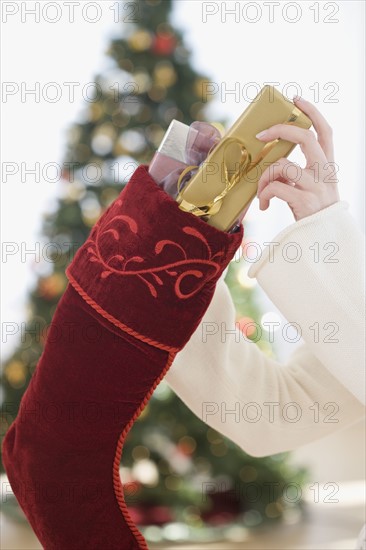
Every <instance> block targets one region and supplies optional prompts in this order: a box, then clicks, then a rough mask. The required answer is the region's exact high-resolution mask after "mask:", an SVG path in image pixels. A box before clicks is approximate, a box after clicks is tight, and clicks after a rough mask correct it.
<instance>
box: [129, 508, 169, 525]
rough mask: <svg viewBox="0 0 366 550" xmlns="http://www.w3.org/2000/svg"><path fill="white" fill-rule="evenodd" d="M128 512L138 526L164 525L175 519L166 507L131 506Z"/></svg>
mask: <svg viewBox="0 0 366 550" xmlns="http://www.w3.org/2000/svg"><path fill="white" fill-rule="evenodd" d="M128 511H129V514H130V516H131V518H132V520H133V521H134V523H137V524H138V525H164V524H166V523H170V522H172V521H173V519H174V517H173V515H172V513H171V511H170V510H169V508H167V507H166V506H153V505H150V504H141V505H140V506H129V507H128Z"/></svg>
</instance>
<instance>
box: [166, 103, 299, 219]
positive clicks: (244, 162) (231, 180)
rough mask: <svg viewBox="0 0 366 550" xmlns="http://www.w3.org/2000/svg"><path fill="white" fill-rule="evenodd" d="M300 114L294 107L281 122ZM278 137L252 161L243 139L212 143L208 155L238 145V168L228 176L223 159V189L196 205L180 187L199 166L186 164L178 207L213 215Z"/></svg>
mask: <svg viewBox="0 0 366 550" xmlns="http://www.w3.org/2000/svg"><path fill="white" fill-rule="evenodd" d="M300 114H301V111H300V109H298V108H297V107H294V109H293V110H292V112H291V114H290V116H289V117H288V119H287V120H286V121H285V122H284V123H283V124H293V123H294V122H295V121H296V119H297V118H298V116H299V115H300ZM280 139H281V138H276V139H274V140H273V141H270V142H268V143H266V145H265V146H264V147H263V149H262V150H261V152H260V153H259V154H258V156H257V157H256V159H255V160H254V161H253V162H252V157H251V154H250V153H249V151H248V150H247V148H246V146H245V144H244V142H243V141H241V140H240V139H239V138H223V139H222V140H221V141H220V142H219V144H217V145H213V146H212V147H211V149H210V150H209V152H208V155H209V154H210V153H211V151H212V150H213V149H214V148H216V150H218V149H219V148H220V147H223V148H224V151H223V158H225V154H226V150H227V148H228V147H230V146H231V145H233V144H236V145H239V147H240V160H239V167H238V169H237V170H236V171H235V172H234V174H233V175H232V176H230V175H229V170H228V167H227V163H226V162H225V161H224V180H225V187H224V189H223V190H222V191H221V193H219V194H218V195H216V197H214V198H213V199H212V200H211V201H210V202H209V203H207V204H203V205H196V204H192V203H190V202H188V201H186V200H185V199H184V198H183V196H184V189H183V191H181V189H180V188H181V185H182V182H183V178H184V176H185V175H186V174H188V173H189V172H190V171H191V170H194V169H196V168H199V166H196V165H191V166H187V168H185V169H184V170H183V172H182V173H181V174H180V176H179V178H178V182H177V187H178V196H177V199H176V200H177V201H178V203H179V208H181V209H182V210H186V211H188V212H191V214H194V215H195V216H199V217H203V216H213V215H215V214H217V212H218V211H219V210H220V208H221V205H222V202H223V199H224V197H225V196H226V195H227V193H228V192H229V191H230V189H232V188H233V187H234V186H235V185H236V184H237V183H238V182H239V181H240V180H241V179H242V178H243V176H244V175H246V174H248V172H249V171H250V170H253V168H255V167H256V166H257V165H258V164H259V163H260V162H261V161H262V160H263V159H264V157H265V156H266V155H268V153H269V152H270V151H271V150H272V149H273V147H274V146H275V145H276V143H278V142H279V141H280Z"/></svg>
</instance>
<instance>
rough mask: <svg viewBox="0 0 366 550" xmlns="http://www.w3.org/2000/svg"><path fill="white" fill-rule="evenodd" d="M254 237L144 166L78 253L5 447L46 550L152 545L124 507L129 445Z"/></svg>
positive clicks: (124, 549) (19, 494) (13, 479)
mask: <svg viewBox="0 0 366 550" xmlns="http://www.w3.org/2000/svg"><path fill="white" fill-rule="evenodd" d="M242 238H243V227H242V226H241V227H240V231H238V232H237V233H233V234H228V233H224V232H221V231H219V230H217V229H215V228H214V227H211V226H210V225H208V224H207V223H205V222H204V221H202V220H200V219H199V218H197V217H195V216H194V215H192V214H190V213H187V212H183V211H182V210H180V209H179V208H178V205H177V203H176V202H175V201H174V200H173V199H172V198H171V197H170V196H169V195H167V194H166V193H165V192H164V191H163V190H161V189H160V188H159V187H158V186H157V184H156V183H155V182H154V180H153V179H152V178H151V176H150V175H149V173H148V167H147V166H146V165H142V166H139V167H138V168H137V170H136V171H135V172H134V174H133V175H132V178H131V179H130V181H129V182H128V184H127V185H126V187H125V188H124V189H123V191H122V192H121V193H120V195H119V197H118V198H117V199H116V200H115V201H114V202H113V203H112V204H111V205H110V206H109V207H108V209H107V210H106V211H105V212H104V213H103V215H102V216H101V217H100V219H99V220H98V222H97V223H96V225H95V226H94V227H93V229H92V231H91V233H90V236H89V238H88V239H87V241H86V242H85V243H84V244H83V245H82V246H81V247H80V248H79V250H78V251H77V253H76V255H75V257H74V259H73V260H72V262H71V263H70V265H69V266H68V267H67V269H66V274H67V277H68V279H69V284H68V286H67V288H66V290H65V292H64V294H63V296H62V298H61V300H60V302H59V304H58V306H57V309H56V311H55V314H54V316H53V320H52V323H51V326H50V329H49V331H48V335H47V341H46V345H45V348H44V351H43V354H42V356H41V358H40V360H39V363H38V365H37V368H36V370H35V373H34V375H33V377H32V379H31V382H30V384H29V386H28V388H27V390H26V392H25V394H24V396H23V398H22V401H21V406H20V410H19V414H18V416H17V418H16V420H15V421H14V422H13V424H12V425H11V426H10V428H9V430H8V432H7V434H6V436H5V438H4V440H3V446H2V452H3V462H4V466H5V469H6V472H7V474H8V478H9V481H10V484H11V486H12V489H13V491H14V493H15V496H16V498H17V499H18V501H19V504H20V506H21V507H22V509H23V511H24V513H25V514H26V516H27V518H28V520H29V523H30V525H31V526H32V528H33V530H34V532H35V534H36V535H37V537H38V538H39V540H40V542H41V544H42V545H43V547H44V548H45V549H46V550H51V549H57V550H71V549H80V550H94V549H95V550H96V549H99V550H102V549H103V550H104V549H106V550H107V549H108V550H114V549H116V550H117V549H118V550H132V549H133V550H137V549H146V548H147V545H146V542H145V539H144V538H143V536H142V534H141V533H140V532H139V531H138V529H137V528H136V526H135V525H134V523H133V522H132V520H131V518H130V516H129V513H128V510H127V507H126V504H125V501H124V496H123V488H122V484H121V481H120V477H119V465H120V459H121V454H122V448H123V443H124V440H125V438H126V435H127V433H128V431H129V430H130V428H131V426H132V424H133V423H134V421H135V420H136V418H137V417H138V416H139V414H140V412H141V411H142V410H143V408H144V407H145V405H146V403H147V402H148V400H149V398H150V396H151V394H152V392H153V391H154V389H155V388H156V386H157V384H158V383H159V382H160V380H161V379H162V378H163V376H164V375H165V373H166V372H167V370H168V369H169V367H170V365H171V364H172V362H173V359H174V357H175V354H176V353H177V352H178V351H179V350H180V349H182V348H183V346H184V345H185V344H186V343H187V342H188V340H189V338H190V336H191V335H192V333H193V332H194V331H195V329H196V328H197V326H198V324H199V323H200V320H201V319H202V317H203V315H204V313H205V311H206V309H207V307H208V306H209V303H210V301H211V299H212V296H213V292H214V290H215V285H216V282H217V280H218V278H219V277H220V275H221V274H222V272H223V270H224V269H225V267H226V266H227V264H228V263H229V261H230V260H231V259H232V257H233V255H234V253H235V251H236V249H237V248H238V247H239V245H240V243H241V241H242Z"/></svg>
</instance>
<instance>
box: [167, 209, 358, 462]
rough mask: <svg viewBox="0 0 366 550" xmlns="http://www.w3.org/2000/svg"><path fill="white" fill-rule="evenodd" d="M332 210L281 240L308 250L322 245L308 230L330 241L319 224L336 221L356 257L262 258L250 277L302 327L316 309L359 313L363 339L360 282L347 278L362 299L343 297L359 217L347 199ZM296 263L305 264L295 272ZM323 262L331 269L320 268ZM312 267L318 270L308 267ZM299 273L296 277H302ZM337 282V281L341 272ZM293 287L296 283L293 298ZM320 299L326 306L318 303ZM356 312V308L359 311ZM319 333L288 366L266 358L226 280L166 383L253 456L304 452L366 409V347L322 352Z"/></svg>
mask: <svg viewBox="0 0 366 550" xmlns="http://www.w3.org/2000/svg"><path fill="white" fill-rule="evenodd" d="M325 210H327V212H325ZM325 210H324V211H322V214H321V215H319V216H318V215H314V216H313V217H312V220H310V217H309V223H308V225H309V227H308V233H306V234H304V233H303V228H302V226H304V225H306V224H304V223H301V222H296V224H294V225H293V226H290V227H289V228H288V229H287V230H285V231H284V232H282V233H281V234H280V235H279V237H281V243H282V242H287V241H286V238H287V239H290V240H291V241H292V242H294V241H295V240H296V242H298V243H299V244H300V246H302V247H303V248H309V246H311V244H313V243H312V242H311V241H312V239H311V235H310V234H309V231H311V230H312V232H313V236H315V235H316V237H317V241H318V242H320V243H323V242H324V236H323V234H322V235H319V234H318V229H317V228H319V224H320V226H321V229H322V231H325V228H324V227H323V225H324V226H327V223H332V227H333V225H335V226H337V231H336V237H338V244H339V246H340V249H344V247H345V245H346V243H348V241H349V240H350V241H352V243H351V244H350V247H349V248H348V247H346V250H348V254H347V255H345V254H342V255H340V256H339V259H340V263H341V264H342V266H343V267H342V269H340V270H339V271H335V270H334V267H333V266H334V264H329V263H325V262H323V263H322V264H319V263H316V262H315V263H314V262H313V263H311V262H310V263H309V260H307V262H306V263H304V260H305V258H306V256H305V254H304V255H303V256H302V258H301V259H300V261H299V262H297V264H294V263H291V262H287V263H282V262H279V263H281V267H278V264H277V263H276V262H272V261H271V258H270V257H269V258H268V259H265V258H262V260H261V262H260V264H257V265H255V266H252V268H251V274H252V275H257V276H258V280H259V282H260V284H261V285H262V286H263V288H264V289H265V290H266V292H267V293H268V295H269V297H270V298H271V300H272V301H273V302H274V303H277V304H278V307H279V309H280V310H281V311H282V312H283V313H284V315H286V313H287V314H288V315H289V317H288V318H290V319H294V315H293V314H294V312H296V322H297V323H299V324H300V325H301V326H302V325H303V324H304V323H305V324H306V323H308V321H309V315H311V312H312V311H314V312H315V315H317V314H318V313H321V314H322V315H326V313H324V311H323V309H324V310H327V311H329V312H330V315H331V316H333V317H334V319H336V322H337V320H339V319H340V318H342V319H343V318H345V319H347V322H350V319H352V321H353V322H352V330H353V331H354V334H355V336H356V337H361V334H360V332H361V331H362V325H363V321H362V319H361V318H360V314H359V313H358V314H356V311H359V312H360V309H361V308H360V306H359V304H360V300H361V298H360V294H359V293H358V291H360V283H359V282H358V283H357V284H356V283H353V282H351V283H350V284H349V285H348V286H349V287H350V291H349V294H348V296H349V298H350V299H352V300H354V304H353V302H352V303H351V304H349V303H348V301H347V300H346V299H345V296H344V294H343V293H344V292H345V288H344V285H345V281H344V278H343V277H344V276H345V275H343V274H344V272H345V271H347V272H348V281H349V279H350V276H349V272H352V266H354V271H355V277H354V278H355V279H357V280H358V277H359V270H360V268H361V264H360V255H359V254H358V255H357V256H354V254H355V250H354V243H355V241H357V243H356V249H357V250H358V248H357V247H358V244H359V241H358V236H357V233H356V234H355V232H356V230H355V228H354V227H353V226H352V230H350V228H349V225H350V224H351V225H352V222H351V220H350V219H349V218H348V217H347V216H346V217H345V216H344V211H345V207H344V204H340V205H337V207H334V206H333V207H328V208H327V209H325ZM318 214H320V213H318ZM324 216H328V217H329V219H328V222H326V221H325V220H324V219H323V218H324ZM333 218H334V221H333ZM338 224H340V226H342V227H343V230H344V233H343V235H344V238H342V242H341V241H340V240H339V236H340V234H342V231H341V229H342V227H339V229H338ZM310 226H311V227H310ZM350 231H351V232H352V237H351V236H350V234H349V232H350ZM334 240H335V238H333V241H334ZM276 241H278V238H277V239H275V240H274V242H276ZM329 241H330V239H328V241H327V242H329ZM328 252H329V251H328ZM352 254H353V256H352ZM349 262H350V263H349ZM301 263H302V269H301V266H300V265H299V264H301ZM294 265H297V266H298V270H297V271H296V274H295V273H294V271H293V266H294ZM320 266H321V268H322V270H324V271H321V274H320V272H319V271H320ZM329 266H331V267H330V272H331V273H330V276H331V279H332V277H333V278H338V282H339V287H340V290H341V296H342V298H341V299H339V298H338V294H337V293H336V295H334V294H331V293H330V292H329V290H330V287H329V285H328V283H327V281H328V278H327V276H326V273H325V272H326V271H327V270H328V269H329ZM286 270H287V271H286ZM306 270H310V271H311V273H312V274H313V275H312V276H311V275H310V274H309V273H304V272H305V271H306ZM293 276H295V277H296V278H295V281H296V284H295V283H294V280H292V278H293ZM331 285H333V287H337V284H336V281H335V280H334V279H332V280H331ZM289 286H293V288H292V292H290V294H289V296H288V297H287V295H286V292H287V290H288V288H287V287H289ZM309 286H310V288H309ZM356 287H357V288H356ZM310 289H312V292H311V291H310ZM361 294H362V292H361ZM276 297H277V298H276ZM320 297H322V306H320V305H319V303H320ZM291 300H292V303H291ZM289 302H290V303H289ZM283 306H284V307H283ZM349 310H351V312H352V311H353V315H352V313H351V314H350V313H349ZM286 316H287V315H286ZM326 317H327V320H328V316H326ZM315 321H316V319H315V320H313V321H312V323H310V324H313V323H314V322H315ZM319 322H320V323H323V324H324V323H325V320H324V317H320V318H319ZM342 328H343V323H342ZM310 337H311V338H313V332H311V330H309V329H308V331H305V330H304V333H303V338H304V340H305V342H306V343H305V344H303V345H301V346H300V347H298V348H297V349H296V350H295V351H294V352H293V353H292V354H291V356H290V358H289V360H288V361H287V363H286V364H285V365H281V364H280V363H279V362H278V361H276V360H274V359H272V358H270V357H268V356H267V355H265V354H264V353H263V352H262V351H261V350H260V349H259V348H258V346H257V345H256V344H255V343H254V342H250V341H248V340H247V339H245V338H244V336H243V335H242V333H241V332H239V330H238V328H237V326H236V325H235V307H234V304H233V301H232V298H231V295H230V291H229V289H228V287H227V285H226V283H225V282H224V279H223V277H221V279H220V280H219V281H218V283H217V286H216V290H215V294H214V297H213V299H212V301H211V304H210V306H209V308H208V309H207V311H206V313H205V315H204V317H203V319H202V321H201V323H200V325H199V326H198V327H197V329H196V331H195V333H194V334H193V335H192V337H191V339H190V341H189V342H188V343H187V345H186V346H185V347H184V348H183V349H182V350H181V351H180V352H179V353H178V354H177V355H176V357H175V360H174V362H173V364H172V366H171V368H170V370H169V371H168V373H167V374H166V377H165V380H166V381H167V383H168V384H169V385H170V387H171V388H172V389H173V390H174V391H175V392H176V393H177V395H178V396H179V397H180V398H181V399H182V400H183V401H184V402H185V403H186V405H187V406H188V407H189V408H190V409H191V410H192V411H193V412H194V413H195V414H196V415H197V416H198V417H199V418H201V419H202V420H203V421H205V422H206V423H207V424H208V425H209V426H211V427H212V428H214V429H215V430H217V431H219V432H220V433H222V434H223V435H225V436H226V437H228V438H230V439H231V440H232V441H234V442H235V443H236V444H237V445H239V446H240V447H241V448H242V449H243V450H244V451H245V452H247V453H248V454H251V455H253V456H266V455H270V454H274V453H278V452H283V451H287V450H291V449H295V448H297V447H299V446H301V445H304V444H306V443H309V442H310V441H313V440H315V439H318V438H321V437H323V436H325V435H327V434H330V433H332V432H334V431H336V430H339V429H341V428H343V427H345V426H347V425H349V424H351V423H353V422H355V421H356V420H358V419H360V418H362V417H363V416H364V413H365V409H364V407H363V405H362V404H361V402H360V397H362V396H361V394H360V391H358V392H357V391H356V395H355V392H354V391H351V390H355V389H356V390H357V382H358V383H359V384H361V383H362V378H363V368H364V365H363V364H362V365H361V360H362V353H361V348H360V347H357V346H356V350H355V356H354V357H353V355H352V353H351V354H350V352H349V345H350V344H349V342H347V341H340V342H338V343H334V342H333V343H329V345H326V344H323V347H324V348H325V351H323V353H320V354H319V352H318V348H317V346H316V345H314V344H313V342H312V340H311V338H310ZM309 339H310V341H309ZM331 345H333V346H336V347H337V349H338V352H334V351H333V350H332V349H331V347H330V346H331ZM319 347H321V346H319ZM347 350H348V351H347ZM351 351H352V348H351ZM350 355H351V356H352V361H350V363H349V364H346V365H345V364H344V363H343V365H342V364H340V362H342V361H344V357H349V356H350ZM319 357H321V359H322V360H320V359H319ZM342 367H343V369H344V372H343V370H342ZM355 381H356V383H355ZM361 400H362V399H361Z"/></svg>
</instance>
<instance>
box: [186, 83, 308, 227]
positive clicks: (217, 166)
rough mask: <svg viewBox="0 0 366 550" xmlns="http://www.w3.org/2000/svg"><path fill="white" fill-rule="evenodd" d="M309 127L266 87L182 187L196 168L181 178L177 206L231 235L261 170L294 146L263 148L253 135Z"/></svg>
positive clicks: (284, 143) (278, 143)
mask: <svg viewBox="0 0 366 550" xmlns="http://www.w3.org/2000/svg"><path fill="white" fill-rule="evenodd" d="M280 123H285V124H292V125H296V126H299V127H301V128H306V129H308V128H310V126H311V125H312V122H311V120H310V119H309V118H308V117H307V116H306V115H305V114H304V113H303V112H302V111H301V110H300V109H298V108H297V107H295V105H294V104H293V103H292V102H291V101H289V100H288V99H287V98H285V97H284V96H283V95H282V94H281V93H280V92H279V91H278V90H277V89H276V88H274V87H273V86H264V87H263V88H262V89H261V91H260V92H259V94H258V95H257V96H256V97H255V98H254V100H253V101H252V103H251V104H250V105H249V106H248V107H247V109H246V110H245V111H244V112H243V114H242V115H241V116H240V118H239V119H238V120H237V121H236V122H235V124H234V125H233V126H232V127H231V128H230V129H229V130H228V131H227V132H226V134H225V135H224V137H223V138H222V140H221V141H220V142H219V143H218V144H217V145H216V146H215V147H214V149H213V150H212V151H211V152H210V153H209V155H208V156H207V158H206V160H205V162H203V163H202V164H201V166H200V167H199V169H198V170H197V172H196V173H195V174H194V175H193V176H192V178H191V179H190V180H189V181H188V183H187V184H186V186H185V187H184V189H183V190H180V184H181V182H182V181H183V178H184V176H185V175H186V174H187V173H188V172H189V171H190V170H192V169H193V168H197V167H194V166H189V167H188V168H187V169H186V170H185V171H184V172H183V173H182V174H181V176H180V178H179V182H178V190H179V193H178V197H177V201H178V203H179V207H180V208H181V209H182V210H185V211H188V212H191V213H192V214H194V215H196V216H200V217H202V219H204V220H205V221H207V223H209V224H210V225H212V226H214V227H216V228H218V229H221V230H222V231H228V230H230V229H231V228H232V227H233V225H234V224H235V222H236V220H237V219H238V218H239V216H240V213H241V212H242V211H243V210H244V208H245V207H246V206H247V204H248V203H249V202H250V201H251V200H252V198H253V197H254V196H255V194H256V192H257V185H258V180H259V178H260V177H261V175H262V173H263V172H264V170H265V169H266V168H267V167H268V166H269V165H270V164H272V163H274V162H276V161H277V160H279V159H280V158H282V157H287V156H288V155H289V154H290V153H291V151H292V150H293V149H294V147H295V146H296V144H295V143H292V142H289V141H285V140H283V139H279V138H278V139H275V140H273V141H271V142H267V143H264V142H262V141H260V140H259V139H257V138H256V137H255V136H256V134H258V133H259V132H261V131H262V130H264V129H266V128H269V127H270V126H273V125H274V124H280Z"/></svg>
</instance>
